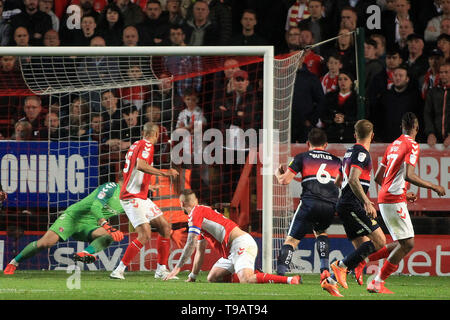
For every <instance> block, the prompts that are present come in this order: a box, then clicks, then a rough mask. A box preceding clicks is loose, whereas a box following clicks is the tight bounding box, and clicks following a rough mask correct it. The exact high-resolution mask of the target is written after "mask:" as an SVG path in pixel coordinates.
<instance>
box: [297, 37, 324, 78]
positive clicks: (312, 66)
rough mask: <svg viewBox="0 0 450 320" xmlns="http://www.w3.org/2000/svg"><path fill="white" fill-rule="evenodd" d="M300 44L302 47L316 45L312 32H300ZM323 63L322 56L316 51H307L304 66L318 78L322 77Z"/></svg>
mask: <svg viewBox="0 0 450 320" xmlns="http://www.w3.org/2000/svg"><path fill="white" fill-rule="evenodd" d="M300 44H301V46H302V47H306V46H310V45H313V44H314V38H313V34H312V32H311V30H302V31H300ZM322 63H323V58H322V56H319V55H318V54H316V53H315V52H314V50H307V51H306V55H305V61H304V64H306V66H307V67H308V70H309V71H311V72H312V73H314V74H315V75H316V76H317V77H320V76H321V75H322Z"/></svg>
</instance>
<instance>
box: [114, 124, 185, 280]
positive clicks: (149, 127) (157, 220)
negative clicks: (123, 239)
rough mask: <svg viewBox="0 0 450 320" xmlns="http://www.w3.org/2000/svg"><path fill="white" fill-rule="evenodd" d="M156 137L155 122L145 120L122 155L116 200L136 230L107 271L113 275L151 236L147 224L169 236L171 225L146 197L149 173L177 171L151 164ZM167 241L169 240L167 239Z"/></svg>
mask: <svg viewBox="0 0 450 320" xmlns="http://www.w3.org/2000/svg"><path fill="white" fill-rule="evenodd" d="M158 138H159V126H158V125H156V124H153V123H150V122H147V123H146V124H145V125H144V127H143V131H142V139H141V140H139V141H136V142H135V143H133V144H132V145H131V146H130V149H129V150H128V152H127V154H126V156H125V166H124V168H123V180H124V183H123V185H122V188H121V190H120V203H121V204H122V207H123V209H124V210H125V213H126V215H127V217H128V219H129V221H130V223H131V224H132V226H133V228H134V229H135V231H136V232H137V234H138V236H137V238H136V239H134V240H133V241H131V242H130V244H129V245H128V248H127V250H126V251H125V254H124V255H123V257H122V260H121V261H120V264H119V265H118V266H117V268H116V269H115V270H114V271H113V272H112V273H111V274H110V277H111V278H114V279H125V277H124V272H125V269H126V268H127V267H128V266H129V265H130V263H131V261H132V260H133V258H134V257H135V256H136V255H137V254H138V253H139V251H140V250H141V249H142V247H143V246H144V245H145V243H146V242H147V241H149V240H150V237H151V228H152V227H153V228H155V229H156V230H157V231H158V233H159V234H160V235H161V237H163V238H165V239H169V238H170V230H171V227H170V225H169V223H168V222H167V220H166V219H165V218H164V217H163V213H162V211H161V210H160V209H159V208H158V207H157V206H156V205H155V204H154V203H153V201H152V200H150V199H148V191H149V186H150V178H151V176H152V175H156V176H166V177H176V176H178V171H176V170H175V169H169V170H167V171H161V170H158V169H156V168H155V167H153V154H154V150H155V147H154V146H155V144H156V143H157V141H158ZM167 243H168V244H169V245H170V242H169V241H167Z"/></svg>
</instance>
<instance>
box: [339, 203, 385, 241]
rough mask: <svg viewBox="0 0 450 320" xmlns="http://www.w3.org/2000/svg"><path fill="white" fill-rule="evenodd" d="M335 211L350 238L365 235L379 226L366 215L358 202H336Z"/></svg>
mask: <svg viewBox="0 0 450 320" xmlns="http://www.w3.org/2000/svg"><path fill="white" fill-rule="evenodd" d="M336 211H337V213H338V216H339V218H340V219H341V220H342V224H343V225H344V229H345V233H346V234H347V238H348V239H350V240H353V239H355V238H358V237H362V236H367V235H369V234H371V233H372V232H374V231H375V230H376V229H377V228H379V227H380V226H379V225H378V223H377V221H376V220H374V219H372V218H371V217H369V216H368V215H367V213H366V210H364V208H363V207H362V205H361V204H360V203H340V202H338V204H337V206H336Z"/></svg>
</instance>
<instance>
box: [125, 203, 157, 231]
mask: <svg viewBox="0 0 450 320" xmlns="http://www.w3.org/2000/svg"><path fill="white" fill-rule="evenodd" d="M120 204H121V205H122V208H123V210H125V213H126V215H127V217H128V220H130V222H131V225H132V226H133V228H136V227H137V226H139V225H141V224H143V223H150V221H151V220H153V219H155V218H156V217H159V216H160V215H162V214H163V212H162V211H161V209H159V208H158V206H157V205H156V204H154V203H153V201H152V200H150V199H145V200H144V199H138V198H135V199H127V200H120Z"/></svg>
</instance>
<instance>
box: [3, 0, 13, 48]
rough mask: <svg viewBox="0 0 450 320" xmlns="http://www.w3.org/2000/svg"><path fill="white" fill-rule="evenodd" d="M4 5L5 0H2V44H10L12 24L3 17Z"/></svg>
mask: <svg viewBox="0 0 450 320" xmlns="http://www.w3.org/2000/svg"><path fill="white" fill-rule="evenodd" d="M4 6H5V1H4V0H0V46H8V45H9V44H10V41H11V35H12V30H11V25H10V24H9V23H8V21H7V20H6V19H5V18H3V9H4Z"/></svg>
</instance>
